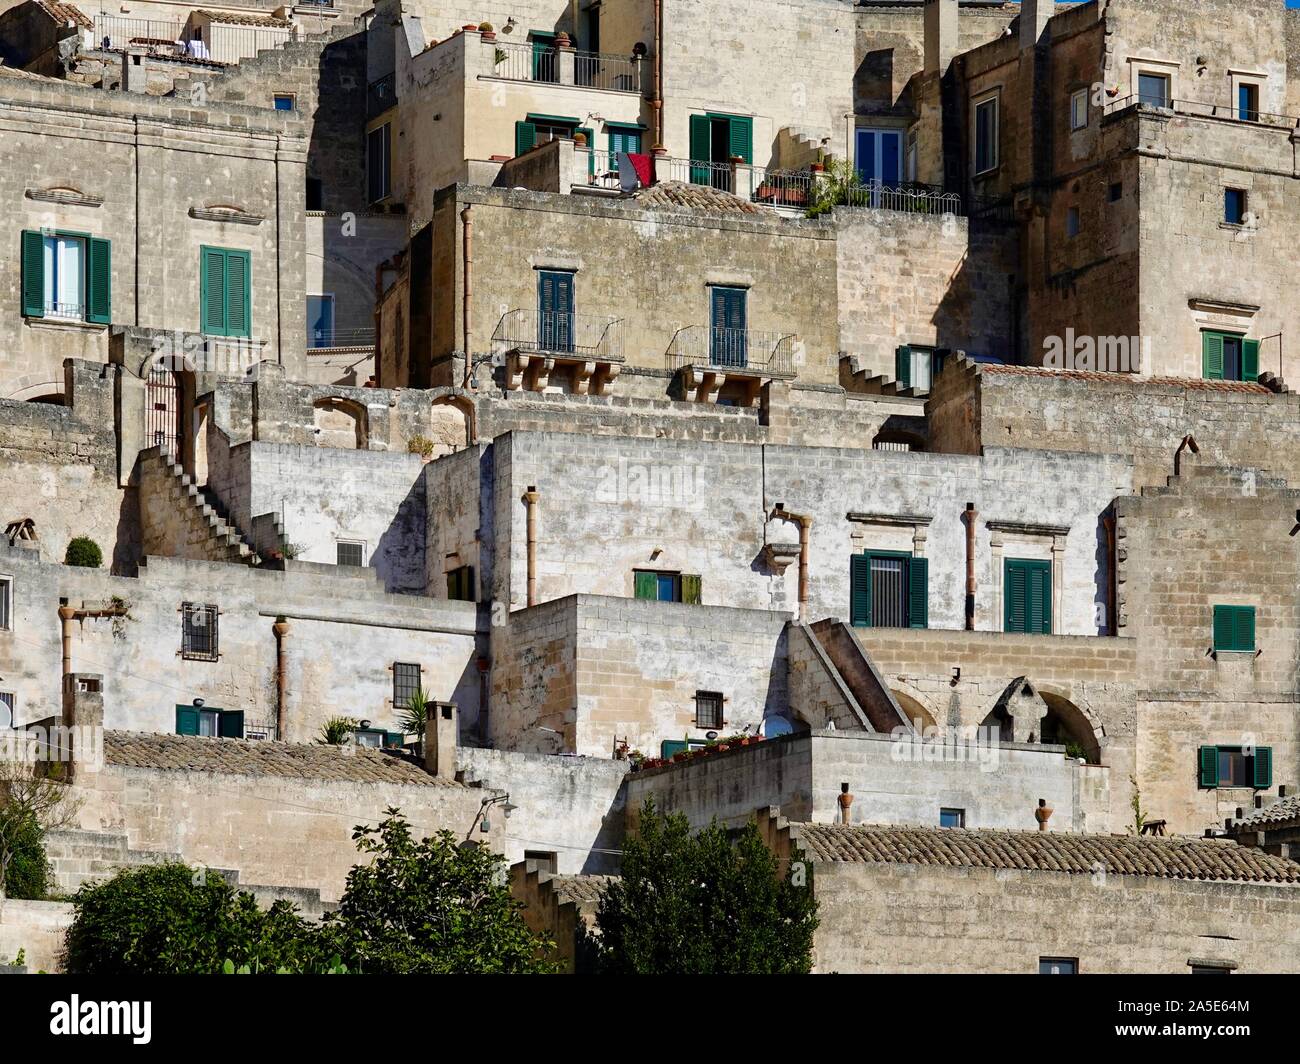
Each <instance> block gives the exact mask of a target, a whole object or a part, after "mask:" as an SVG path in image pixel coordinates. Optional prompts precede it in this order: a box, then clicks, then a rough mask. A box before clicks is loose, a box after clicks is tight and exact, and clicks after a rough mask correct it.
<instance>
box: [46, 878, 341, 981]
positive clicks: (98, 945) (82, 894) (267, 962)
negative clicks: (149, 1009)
mask: <svg viewBox="0 0 1300 1064" xmlns="http://www.w3.org/2000/svg"><path fill="white" fill-rule="evenodd" d="M72 904H73V910H74V913H73V921H72V926H71V927H69V929H68V935H67V939H66V943H65V954H64V963H65V965H66V967H67V970H68V971H69V972H73V973H78V974H85V975H186V974H213V973H217V972H220V971H221V970H222V966H223V963H224V961H225V960H226V959H228V958H231V959H233V960H234V961H236V962H237V963H239V964H248V965H250V966H253V967H255V968H257V969H258V970H263V971H275V970H276V969H277V968H280V967H285V968H289V969H291V970H312V965H313V964H317V963H319V962H320V958H319V956H318V954H317V952H316V951H317V950H318V949H319V947H320V945H321V943H320V942H318V941H317V937H316V935H315V933H314V928H313V926H312V925H311V924H309V923H308V922H307V921H306V920H304V919H303V918H302V917H300V916H299V915H298V914H297V911H296V910H295V909H294V907H293V906H292V905H291V904H289V903H288V902H284V901H278V902H276V903H274V904H273V905H272V906H271V908H270V909H265V910H264V909H262V908H260V907H259V906H258V904H257V902H256V900H255V899H254V898H253V896H252V895H251V894H248V893H245V892H242V891H241V892H239V893H236V892H235V889H234V888H233V887H232V886H231V885H230V884H229V883H227V882H226V880H225V879H224V878H222V877H221V876H220V875H217V874H215V873H208V872H206V871H204V870H199V871H196V870H195V869H192V868H190V867H188V866H187V865H184V864H180V863H179V862H168V863H166V864H157V865H147V866H145V867H143V868H132V869H126V870H124V871H121V872H118V873H117V874H116V875H115V876H113V878H112V879H109V880H106V881H105V882H103V883H90V884H86V885H85V886H83V887H82V888H81V889H80V890H78V891H77V893H76V894H75V895H74V896H73V898H72Z"/></svg>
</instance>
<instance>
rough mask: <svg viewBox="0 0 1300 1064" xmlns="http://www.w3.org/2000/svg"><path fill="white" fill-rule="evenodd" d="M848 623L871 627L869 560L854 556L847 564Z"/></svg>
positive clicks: (855, 625) (866, 557)
mask: <svg viewBox="0 0 1300 1064" xmlns="http://www.w3.org/2000/svg"><path fill="white" fill-rule="evenodd" d="M849 623H850V624H852V625H853V627H854V628H870V627H871V558H870V556H869V555H866V554H855V555H853V557H852V559H851V560H850V562H849Z"/></svg>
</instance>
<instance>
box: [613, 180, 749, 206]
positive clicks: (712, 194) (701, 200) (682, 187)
mask: <svg viewBox="0 0 1300 1064" xmlns="http://www.w3.org/2000/svg"><path fill="white" fill-rule="evenodd" d="M632 200H633V202H634V203H636V205H637V206H638V207H644V208H645V209H646V210H671V211H681V210H688V211H703V212H705V213H708V214H767V213H768V212H767V211H765V210H764V209H763V208H762V207H756V206H754V204H752V203H750V202H749V200H743V199H741V198H740V197H739V196H733V195H732V194H731V193H730V192H724V191H723V190H722V189H720V188H711V187H710V186H708V185H690V184H687V183H686V182H685V181H661V182H660V183H659V184H657V185H651V186H650V187H649V188H646V189H641V190H640V191H639V192H636V193H633V195H632Z"/></svg>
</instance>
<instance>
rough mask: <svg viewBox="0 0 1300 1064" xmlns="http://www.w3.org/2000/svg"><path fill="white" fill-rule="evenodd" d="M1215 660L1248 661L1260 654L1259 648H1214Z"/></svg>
mask: <svg viewBox="0 0 1300 1064" xmlns="http://www.w3.org/2000/svg"><path fill="white" fill-rule="evenodd" d="M1212 653H1213V654H1214V660H1215V661H1237V662H1240V661H1248V660H1250V659H1252V658H1255V657H1257V656H1258V655H1259V649H1258V648H1256V649H1254V650H1214V651H1212Z"/></svg>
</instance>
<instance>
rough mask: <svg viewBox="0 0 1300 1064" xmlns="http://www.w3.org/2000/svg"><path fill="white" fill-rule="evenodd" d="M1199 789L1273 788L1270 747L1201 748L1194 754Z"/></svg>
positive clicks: (1271, 752) (1271, 750)
mask: <svg viewBox="0 0 1300 1064" xmlns="http://www.w3.org/2000/svg"><path fill="white" fill-rule="evenodd" d="M1196 763H1197V770H1198V774H1199V778H1200V785H1201V788H1202V789H1204V790H1209V789H1212V788H1215V787H1252V788H1254V789H1256V790H1264V789H1266V788H1268V787H1271V786H1273V748H1272V747H1271V746H1256V747H1254V748H1249V747H1242V746H1202V747H1201V748H1200V749H1199V750H1198V751H1197V752H1196Z"/></svg>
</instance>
